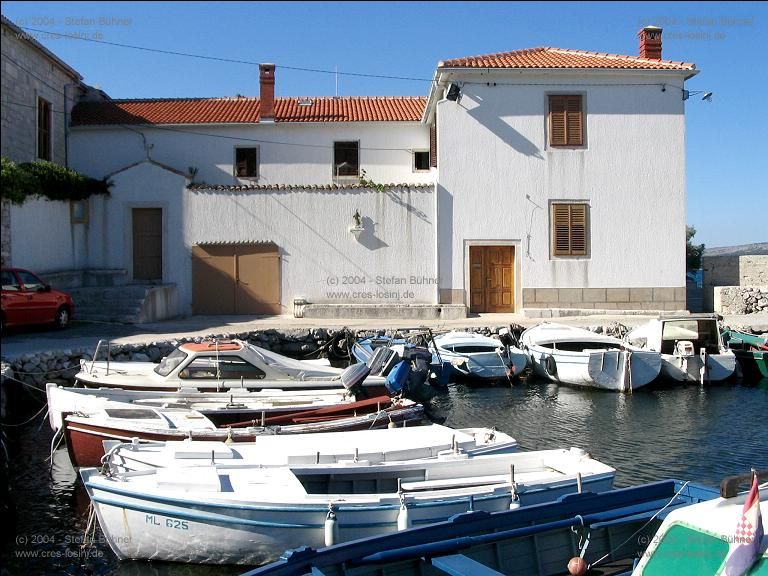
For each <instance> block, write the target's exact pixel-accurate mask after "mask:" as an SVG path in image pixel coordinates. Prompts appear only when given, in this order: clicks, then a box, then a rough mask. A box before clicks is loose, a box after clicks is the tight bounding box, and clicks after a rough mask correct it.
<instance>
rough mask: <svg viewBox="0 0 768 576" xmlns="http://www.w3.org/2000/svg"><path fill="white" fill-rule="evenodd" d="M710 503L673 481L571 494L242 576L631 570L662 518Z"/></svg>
mask: <svg viewBox="0 0 768 576" xmlns="http://www.w3.org/2000/svg"><path fill="white" fill-rule="evenodd" d="M715 497H717V491H716V490H714V489H711V488H706V487H703V486H698V485H695V484H690V483H688V482H680V481H676V480H664V481H660V482H651V483H649V484H642V485H640V486H633V487H631V488H620V489H616V490H610V491H607V492H601V493H592V492H583V493H581V494H570V495H567V496H565V497H563V498H561V499H560V500H558V501H556V502H550V503H544V504H538V505H535V506H528V507H524V508H518V509H515V510H510V511H503V512H494V513H492V514H486V513H484V512H478V511H475V512H467V513H464V514H459V515H457V516H454V517H453V518H451V519H450V520H448V521H446V522H441V523H438V524H433V525H431V526H426V527H422V528H412V529H410V530H405V531H402V532H398V533H395V534H387V535H384V536H374V537H371V538H365V539H361V540H356V541H354V542H349V543H344V544H337V545H334V546H330V547H327V548H322V549H319V550H316V549H313V548H308V547H301V548H296V549H294V550H287V551H286V552H285V553H283V554H282V556H281V557H280V559H279V560H278V561H276V562H274V563H273V564H269V565H267V566H262V567H261V568H257V569H255V570H253V571H251V572H247V573H246V574H243V576H300V575H304V574H310V573H311V574H315V575H318V576H320V575H325V576H332V575H338V574H350V573H352V574H355V576H378V575H380V574H399V575H401V576H420V575H422V574H433V575H435V576H442V575H445V574H451V575H455V576H491V575H498V574H500V573H501V574H507V575H511V576H551V575H555V574H558V575H559V574H567V573H568V571H567V568H566V567H567V565H568V563H569V561H570V560H571V559H572V558H573V557H579V556H580V555H581V554H582V551H583V559H584V560H585V562H587V563H597V561H598V560H601V561H600V562H599V563H597V565H598V566H599V567H602V566H604V565H606V564H608V563H611V564H616V563H618V562H620V561H622V560H628V561H629V562H630V565H631V561H632V559H634V558H637V557H638V556H639V555H640V554H642V553H643V551H644V549H645V547H646V544H647V542H649V541H650V540H651V539H652V538H653V534H654V532H655V530H656V528H657V527H658V526H659V524H660V523H661V521H662V519H663V518H664V517H665V516H666V514H668V513H669V512H670V511H671V510H677V509H685V507H687V506H691V505H695V504H696V503H698V502H704V501H707V500H710V499H712V498H715ZM622 543H623V544H622ZM625 565H626V564H625ZM591 573H592V574H598V573H600V574H602V573H604V572H602V571H600V572H598V571H597V570H595V571H594V572H591ZM671 573H674V572H671Z"/></svg>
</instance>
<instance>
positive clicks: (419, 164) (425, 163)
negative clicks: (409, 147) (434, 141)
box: [413, 150, 429, 172]
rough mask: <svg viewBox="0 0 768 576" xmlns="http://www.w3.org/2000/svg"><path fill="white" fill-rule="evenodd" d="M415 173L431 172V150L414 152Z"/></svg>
mask: <svg viewBox="0 0 768 576" xmlns="http://www.w3.org/2000/svg"><path fill="white" fill-rule="evenodd" d="M413 171H414V172H428V171H429V150H414V151H413Z"/></svg>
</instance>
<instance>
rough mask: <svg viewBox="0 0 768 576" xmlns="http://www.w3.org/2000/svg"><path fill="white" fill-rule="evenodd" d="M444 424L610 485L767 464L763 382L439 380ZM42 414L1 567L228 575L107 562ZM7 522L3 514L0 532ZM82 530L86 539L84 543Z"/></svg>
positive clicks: (23, 444)
mask: <svg viewBox="0 0 768 576" xmlns="http://www.w3.org/2000/svg"><path fill="white" fill-rule="evenodd" d="M433 407H434V409H435V411H436V412H438V413H441V414H442V415H444V416H445V417H446V418H447V420H446V425H448V426H452V427H470V426H488V427H491V426H495V427H496V428H498V429H499V430H503V431H505V432H507V433H509V434H511V435H512V436H514V437H515V438H516V439H517V441H518V443H519V444H520V448H521V449H522V450H542V449H550V448H567V447H570V446H577V447H580V448H583V449H585V450H587V451H589V452H590V453H591V454H592V456H593V457H595V458H597V459H598V460H601V461H602V462H605V463H607V464H610V465H611V466H613V467H615V468H616V469H617V471H618V473H617V476H616V486H618V487H623V486H630V485H633V484H638V483H642V482H648V481H652V480H660V479H665V478H678V479H685V480H691V481H694V482H697V483H701V484H705V485H710V486H717V485H719V483H720V480H721V479H722V478H723V477H725V476H729V475H734V474H738V473H743V472H746V471H748V470H749V469H750V468H752V467H754V468H761V467H762V468H765V467H768V425H767V424H766V414H768V381H766V380H763V381H760V382H742V383H726V384H719V385H712V386H704V387H700V386H695V385H685V386H684V385H677V386H669V387H666V386H665V387H656V388H649V389H642V390H638V391H637V392H635V393H634V394H616V393H610V392H601V391H594V390H581V389H574V388H567V387H563V386H557V385H556V384H549V383H544V382H534V381H531V382H529V383H527V384H521V385H518V386H515V387H511V388H510V387H504V386H499V387H484V388H473V387H469V386H465V385H451V387H450V389H449V392H448V393H447V394H445V395H442V396H438V397H437V398H435V399H434V401H433ZM51 436H52V434H51V431H50V428H49V426H48V422H47V419H46V420H42V415H41V416H40V417H38V418H37V419H36V420H35V421H33V422H32V423H31V424H28V425H26V426H25V428H24V429H23V432H22V434H20V437H19V441H18V445H17V446H15V449H14V453H13V455H12V468H13V470H12V473H13V476H14V487H15V492H14V501H15V503H16V508H17V516H18V518H17V522H16V527H15V530H12V531H11V533H10V535H9V536H7V537H6V538H5V541H4V542H3V550H2V555H1V556H0V566H2V568H1V569H0V570H1V572H2V574H3V575H5V574H9V575H10V574H51V575H53V574H68V575H79V574H89V575H101V574H116V575H121V576H126V575H134V574H135V575H139V574H141V575H145V574H152V575H168V576H181V575H189V576H204V575H205V576H209V575H230V574H240V573H241V572H243V567H238V566H226V567H217V566H190V565H181V564H166V563H161V562H154V563H153V562H119V561H118V560H117V559H116V557H115V556H114V554H113V553H112V551H111V550H110V549H109V546H108V544H107V543H106V541H105V539H104V537H103V535H102V534H101V532H100V531H99V529H98V527H97V526H90V527H89V526H88V504H89V503H88V497H87V495H86V493H85V490H84V488H83V486H82V484H81V483H80V481H79V480H78V478H77V475H76V473H75V471H74V470H73V469H72V467H71V465H70V464H69V460H68V457H67V453H66V450H64V449H59V450H57V451H56V452H55V453H54V455H53V459H52V462H51V461H50V460H49V443H50V441H51ZM8 521H9V520H8V519H5V518H4V519H3V523H5V524H6V528H8V527H9V525H8ZM86 532H87V533H88V535H89V536H90V537H91V538H92V540H93V544H90V545H85V541H86V539H87V538H86Z"/></svg>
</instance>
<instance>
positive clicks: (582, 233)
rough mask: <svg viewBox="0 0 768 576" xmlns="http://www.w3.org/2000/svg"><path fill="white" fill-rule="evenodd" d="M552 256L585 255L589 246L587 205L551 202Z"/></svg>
mask: <svg viewBox="0 0 768 576" xmlns="http://www.w3.org/2000/svg"><path fill="white" fill-rule="evenodd" d="M550 225H551V229H552V256H586V255H587V253H588V247H589V205H587V204H584V203H553V204H552V213H551V223H550Z"/></svg>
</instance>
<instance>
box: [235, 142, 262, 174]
mask: <svg viewBox="0 0 768 576" xmlns="http://www.w3.org/2000/svg"><path fill="white" fill-rule="evenodd" d="M235 177H236V178H258V177H259V149H258V148H235Z"/></svg>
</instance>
